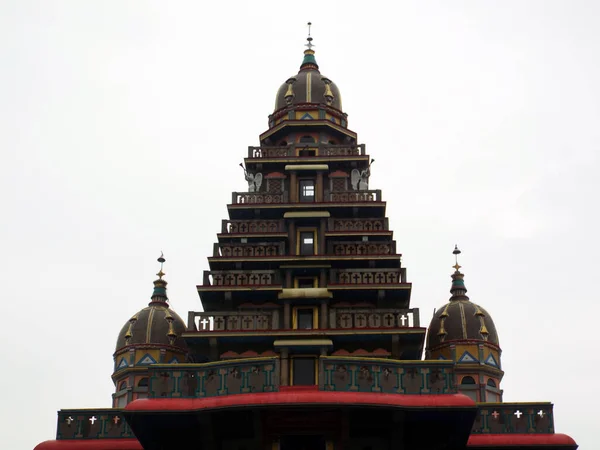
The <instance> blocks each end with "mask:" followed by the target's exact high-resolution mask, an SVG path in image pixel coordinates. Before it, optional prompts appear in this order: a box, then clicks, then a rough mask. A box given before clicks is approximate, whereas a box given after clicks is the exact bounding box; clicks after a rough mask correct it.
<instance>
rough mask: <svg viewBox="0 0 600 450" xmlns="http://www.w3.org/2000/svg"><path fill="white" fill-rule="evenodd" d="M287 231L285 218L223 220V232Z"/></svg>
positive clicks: (257, 232) (256, 232)
mask: <svg viewBox="0 0 600 450" xmlns="http://www.w3.org/2000/svg"><path fill="white" fill-rule="evenodd" d="M284 231H285V222H284V221H283V220H223V221H222V226H221V233H223V234H262V233H281V232H284Z"/></svg>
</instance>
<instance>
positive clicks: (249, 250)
mask: <svg viewBox="0 0 600 450" xmlns="http://www.w3.org/2000/svg"><path fill="white" fill-rule="evenodd" d="M283 255H285V243H284V242H256V243H251V244H250V243H246V244H240V243H235V244H230V243H216V244H215V247H214V251H213V256H221V257H223V258H235V257H240V258H243V257H252V256H257V257H261V256H283Z"/></svg>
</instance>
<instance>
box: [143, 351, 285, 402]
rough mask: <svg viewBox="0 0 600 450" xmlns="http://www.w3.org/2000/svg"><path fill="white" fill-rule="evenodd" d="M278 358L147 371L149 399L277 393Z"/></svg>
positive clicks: (188, 365)
mask: <svg viewBox="0 0 600 450" xmlns="http://www.w3.org/2000/svg"><path fill="white" fill-rule="evenodd" d="M279 372H280V369H279V358H251V359H247V360H239V359H238V360H232V361H217V362H213V363H206V364H185V365H183V364H177V365H162V366H152V367H151V368H150V375H151V376H150V384H149V389H148V394H149V397H151V398H153V397H154V398H157V397H158V398H160V397H170V398H182V397H188V398H189V397H192V398H198V397H215V396H219V395H234V394H247V393H258V392H273V391H278V390H279Z"/></svg>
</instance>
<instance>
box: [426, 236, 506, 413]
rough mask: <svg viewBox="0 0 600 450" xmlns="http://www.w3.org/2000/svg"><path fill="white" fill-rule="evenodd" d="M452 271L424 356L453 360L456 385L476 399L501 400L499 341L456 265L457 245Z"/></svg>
mask: <svg viewBox="0 0 600 450" xmlns="http://www.w3.org/2000/svg"><path fill="white" fill-rule="evenodd" d="M453 253H454V255H455V257H456V263H455V265H454V273H453V274H452V286H451V288H450V293H451V294H452V296H451V297H450V301H449V302H448V303H447V304H446V305H444V306H442V307H441V308H438V309H437V310H436V312H435V313H434V316H433V318H432V319H431V324H430V325H429V332H428V335H427V351H426V353H425V357H426V359H440V360H450V361H454V362H455V363H456V366H455V373H456V379H457V383H458V389H459V391H460V392H461V393H463V394H465V395H467V396H468V397H470V398H472V399H473V400H475V401H477V402H500V401H502V390H501V389H500V381H501V380H502V377H503V376H504V372H503V371H502V366H501V362H500V355H501V353H502V350H501V349H500V342H499V340H498V333H497V332H496V326H495V325H494V321H493V320H492V317H491V316H490V314H489V313H488V312H487V311H486V310H485V309H483V308H482V307H481V306H479V305H477V304H475V303H473V302H471V301H470V299H469V297H468V296H467V288H466V287H465V282H464V274H462V273H461V272H460V271H459V269H460V268H461V266H459V265H458V255H459V254H460V253H461V252H460V250H459V249H458V247H456V246H455V247H454V252H453Z"/></svg>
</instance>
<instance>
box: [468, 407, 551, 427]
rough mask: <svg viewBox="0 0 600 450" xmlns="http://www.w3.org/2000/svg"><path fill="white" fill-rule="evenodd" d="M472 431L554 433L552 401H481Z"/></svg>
mask: <svg viewBox="0 0 600 450" xmlns="http://www.w3.org/2000/svg"><path fill="white" fill-rule="evenodd" d="M478 407H479V411H478V412H477V416H476V417H475V422H474V423H473V429H472V430H471V432H472V433H476V434H480V433H494V434H503V433H549V434H552V433H554V417H553V413H552V404H551V403H479V404H478Z"/></svg>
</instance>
